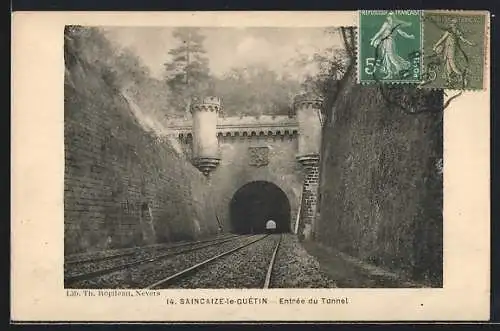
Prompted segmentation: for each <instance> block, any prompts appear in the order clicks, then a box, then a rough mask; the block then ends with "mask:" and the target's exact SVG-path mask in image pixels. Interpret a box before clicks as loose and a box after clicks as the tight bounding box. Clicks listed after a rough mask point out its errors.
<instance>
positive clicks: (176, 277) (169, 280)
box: [146, 234, 283, 289]
mask: <svg viewBox="0 0 500 331" xmlns="http://www.w3.org/2000/svg"><path fill="white" fill-rule="evenodd" d="M282 237H283V235H279V237H278V239H277V240H276V241H275V242H274V246H273V247H274V249H273V251H272V254H271V257H270V260H269V262H268V263H267V269H266V270H267V271H266V274H265V278H264V280H263V282H262V284H261V287H262V288H264V289H267V288H270V287H271V284H272V279H271V278H272V274H273V267H274V265H275V262H276V256H277V252H278V250H279V247H280V243H281V240H282ZM267 238H276V235H269V234H267V235H261V236H260V237H258V238H257V239H255V240H251V241H250V242H248V243H244V244H242V245H239V246H237V247H235V248H232V249H229V250H227V251H225V252H223V253H220V254H217V255H215V256H212V257H210V258H208V259H205V260H204V261H202V262H199V263H197V264H195V265H192V266H190V267H188V268H185V269H183V270H181V271H179V272H177V273H175V274H173V275H170V276H168V277H165V278H163V279H161V280H159V281H156V282H154V283H152V284H150V285H148V286H147V287H146V289H161V288H167V287H169V286H170V285H172V284H175V283H177V282H179V281H183V280H184V279H186V278H188V277H190V276H196V272H197V271H199V270H201V269H202V268H204V267H210V264H212V263H214V262H216V261H220V260H221V259H222V258H224V257H229V256H230V255H232V254H235V253H237V252H240V251H241V250H243V249H245V248H248V247H250V246H252V245H255V244H257V243H259V242H261V241H263V240H265V239H267Z"/></svg>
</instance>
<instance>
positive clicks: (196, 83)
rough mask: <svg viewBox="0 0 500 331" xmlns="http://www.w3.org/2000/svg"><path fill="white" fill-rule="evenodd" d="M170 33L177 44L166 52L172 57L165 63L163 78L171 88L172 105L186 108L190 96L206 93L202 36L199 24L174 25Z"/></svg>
mask: <svg viewBox="0 0 500 331" xmlns="http://www.w3.org/2000/svg"><path fill="white" fill-rule="evenodd" d="M172 35H173V37H174V38H176V39H177V40H178V41H179V42H180V45H179V46H178V47H176V48H173V49H171V50H170V51H169V52H168V53H169V55H170V56H171V59H170V61H169V62H166V63H165V64H164V66H165V74H166V75H165V80H166V82H167V85H168V87H169V89H170V91H171V92H172V97H171V101H172V102H171V106H173V107H175V108H176V109H177V110H187V106H188V105H189V100H190V98H191V97H193V96H197V95H202V94H204V93H207V92H208V89H209V87H210V69H209V67H208V59H207V58H206V57H205V53H206V51H205V49H204V48H203V41H204V40H205V37H204V36H203V35H201V34H200V32H199V29H198V28H177V29H175V30H174V31H173V33H172Z"/></svg>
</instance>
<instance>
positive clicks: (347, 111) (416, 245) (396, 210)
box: [315, 75, 443, 286]
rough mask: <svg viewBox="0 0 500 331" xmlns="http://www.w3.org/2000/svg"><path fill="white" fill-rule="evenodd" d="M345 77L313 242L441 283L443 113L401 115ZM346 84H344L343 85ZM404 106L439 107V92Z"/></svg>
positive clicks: (371, 89)
mask: <svg viewBox="0 0 500 331" xmlns="http://www.w3.org/2000/svg"><path fill="white" fill-rule="evenodd" d="M354 82H355V78H354V75H352V76H351V77H347V81H346V85H345V87H344V89H343V90H341V91H340V94H339V97H338V99H337V100H336V103H335V106H334V119H333V120H332V121H330V122H329V123H327V124H326V126H325V128H324V132H323V144H322V149H323V150H322V165H321V177H322V178H321V185H320V204H319V206H320V215H321V216H320V219H319V220H318V223H317V228H316V231H315V232H316V233H317V235H316V236H317V240H319V241H320V242H322V243H324V244H326V245H328V246H331V247H333V248H335V249H336V250H339V251H341V252H344V253H347V254H350V255H352V256H355V257H357V258H359V259H361V260H364V261H366V262H370V263H373V264H375V265H378V266H381V267H384V268H386V269H389V270H391V271H393V272H397V273H400V274H401V275H404V276H405V277H408V278H410V279H413V280H417V281H422V282H428V283H431V284H433V285H435V286H441V285H442V263H443V260H442V241H443V218H442V206H443V197H442V185H443V182H442V174H441V169H440V164H442V153H443V150H442V146H443V145H442V144H443V138H442V137H443V133H442V130H443V127H442V113H441V112H422V113H420V114H411V115H410V114H407V113H405V112H404V111H403V110H402V109H401V108H400V107H395V106H392V105H391V104H389V103H388V102H387V101H388V100H386V99H385V98H384V96H383V95H382V94H381V90H380V88H378V87H377V86H361V85H357V84H354ZM346 87H347V88H346ZM390 93H392V94H391V95H392V99H393V100H394V101H395V102H396V103H401V104H402V105H404V106H405V107H413V108H415V110H417V111H419V110H422V108H423V107H428V106H431V107H434V108H436V107H437V108H439V107H442V104H443V103H442V94H439V93H438V92H427V93H425V94H420V95H419V104H418V105H417V104H415V103H414V104H411V102H410V101H409V100H408V99H404V97H402V95H404V94H405V93H414V92H413V90H411V91H410V89H408V88H398V91H397V92H395V90H392V92H390Z"/></svg>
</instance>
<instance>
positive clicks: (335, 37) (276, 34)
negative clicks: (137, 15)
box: [103, 27, 341, 78]
mask: <svg viewBox="0 0 500 331" xmlns="http://www.w3.org/2000/svg"><path fill="white" fill-rule="evenodd" d="M103 31H104V32H105V34H106V36H107V37H108V39H110V40H111V41H113V42H115V43H117V44H118V45H120V46H124V47H128V48H130V49H131V50H132V51H133V52H134V53H135V54H137V55H138V56H139V57H140V58H141V59H142V61H143V63H144V64H145V65H147V66H148V67H149V68H150V70H151V74H152V75H153V76H155V77H158V78H159V77H161V75H162V73H163V63H164V62H166V60H167V59H168V50H169V49H171V48H174V47H176V46H177V45H178V41H177V40H175V38H173V37H172V31H173V28H171V27H167V28H165V27H106V28H103ZM200 32H201V34H203V35H205V37H206V39H205V41H204V47H205V49H206V51H207V57H208V59H209V63H210V69H211V72H212V74H214V75H216V76H222V75H223V74H224V73H226V72H228V71H229V70H230V69H231V68H233V67H246V66H250V65H266V66H267V67H268V68H270V69H272V70H275V71H276V72H278V73H283V72H285V71H290V70H289V69H287V68H289V66H290V64H291V60H292V59H293V58H295V57H296V56H297V52H298V51H299V52H301V53H303V54H307V55H311V54H313V53H314V52H317V51H321V50H324V49H325V48H328V47H332V46H337V47H340V46H341V39H340V35H339V34H338V33H335V34H327V33H325V31H324V29H323V28H202V29H201V30H200ZM304 70H310V69H304ZM293 74H294V75H301V74H302V72H297V70H294V71H293Z"/></svg>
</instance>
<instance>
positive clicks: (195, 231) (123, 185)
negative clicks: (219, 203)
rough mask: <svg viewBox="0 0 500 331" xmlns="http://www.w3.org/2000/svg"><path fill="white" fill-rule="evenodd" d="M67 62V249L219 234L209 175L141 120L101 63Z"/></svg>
mask: <svg viewBox="0 0 500 331" xmlns="http://www.w3.org/2000/svg"><path fill="white" fill-rule="evenodd" d="M66 69H67V70H66V77H65V125H64V127H65V132H64V137H65V185H64V186H65V187H64V190H65V192H64V210H65V224H64V232H65V237H64V242H65V254H70V253H76V252H81V251H90V250H100V249H106V248H117V247H131V246H138V245H146V244H153V243H159V242H170V241H178V240H183V239H193V238H196V237H198V236H204V235H208V234H211V233H215V232H216V231H217V222H216V219H215V217H213V215H215V212H214V210H213V206H212V205H211V200H210V199H209V197H210V196H211V194H210V188H209V185H207V180H206V178H205V177H204V176H203V175H202V174H201V173H200V172H199V171H198V170H197V169H195V168H194V167H193V166H192V165H191V164H190V163H189V162H187V161H186V160H185V159H183V158H182V157H181V156H180V155H178V154H177V153H176V151H175V150H174V149H173V148H171V147H170V146H169V145H168V143H167V142H166V141H164V140H163V139H160V138H158V137H157V136H156V135H155V134H154V133H152V132H147V131H146V130H145V129H144V128H142V127H141V125H140V124H139V122H138V121H137V120H136V118H134V115H133V114H132V112H131V111H130V109H129V106H128V104H127V102H126V100H125V99H124V98H123V96H122V95H121V94H120V92H119V91H118V89H117V88H116V87H115V85H114V84H113V82H110V81H108V80H106V77H105V76H104V75H103V74H102V73H101V72H99V70H98V69H97V68H93V67H92V65H91V64H89V63H85V62H80V63H76V64H73V65H72V66H71V67H69V68H68V67H67V68H66Z"/></svg>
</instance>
